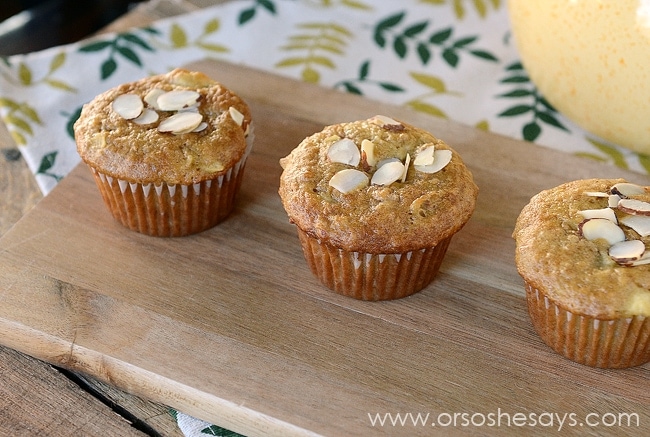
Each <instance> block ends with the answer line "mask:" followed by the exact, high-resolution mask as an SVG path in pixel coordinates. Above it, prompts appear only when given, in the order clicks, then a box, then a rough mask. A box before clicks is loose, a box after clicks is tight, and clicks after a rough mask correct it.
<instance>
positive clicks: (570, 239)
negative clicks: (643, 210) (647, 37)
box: [513, 179, 650, 320]
mask: <svg viewBox="0 0 650 437" xmlns="http://www.w3.org/2000/svg"><path fill="white" fill-rule="evenodd" d="M621 182H624V181H623V180H621V179H588V180H579V181H573V182H569V183H566V184H563V185H560V186H558V187H555V188H552V189H548V190H545V191H542V192H540V193H539V194H537V195H535V196H534V197H533V198H532V199H531V200H530V203H529V204H528V205H526V206H525V207H524V208H523V210H522V211H521V214H520V215H519V218H518V219H517V223H516V226H515V229H514V232H513V237H514V239H515V240H516V253H515V261H516V265H517V269H518V270H519V273H520V274H521V276H522V277H523V278H524V279H525V280H526V281H528V282H529V283H530V284H531V285H532V286H533V287H535V288H537V289H539V290H542V291H543V292H544V293H545V294H546V295H547V296H548V298H549V299H551V300H552V301H553V302H555V303H556V304H557V305H559V306H561V307H562V308H564V309H566V310H568V311H570V312H572V313H575V314H581V315H588V316H592V317H596V318H600V319H604V320H608V319H610V320H611V319H616V318H621V317H631V316H635V315H641V316H650V264H646V265H639V266H624V265H620V264H618V263H617V262H616V261H614V260H613V259H612V258H611V257H610V255H609V252H608V251H609V247H610V244H608V243H607V242H606V241H604V240H603V239H595V240H591V241H590V240H588V239H586V238H585V237H584V236H582V235H581V230H580V224H581V223H582V222H583V221H584V217H583V216H582V215H581V214H580V213H579V211H584V210H593V209H602V208H607V207H608V199H607V198H602V197H596V196H592V195H587V194H586V193H589V192H603V193H607V192H609V190H610V188H611V187H612V186H614V185H615V184H617V183H621ZM640 197H641V198H642V197H646V201H647V200H648V199H650V193H648V194H646V195H645V196H640ZM615 213H616V216H617V218H618V221H619V223H620V219H621V218H622V217H623V216H624V215H625V214H624V213H622V212H621V211H618V210H615ZM621 228H622V229H623V231H624V232H625V234H626V236H627V237H628V238H630V239H640V240H642V241H643V242H644V244H645V246H646V248H647V247H650V246H649V244H650V237H642V236H640V235H639V234H638V233H636V232H635V231H634V230H632V229H630V228H628V227H626V226H621Z"/></svg>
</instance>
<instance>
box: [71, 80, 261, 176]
mask: <svg viewBox="0 0 650 437" xmlns="http://www.w3.org/2000/svg"><path fill="white" fill-rule="evenodd" d="M156 88H158V89H161V90H164V91H171V90H192V91H196V92H198V93H199V94H200V97H199V99H198V111H199V113H200V114H202V115H203V121H205V122H206V123H207V127H206V128H205V129H203V130H202V131H200V132H190V133H184V134H174V133H171V132H159V131H158V129H157V128H156V126H157V125H158V124H159V123H161V122H162V121H163V120H165V119H167V118H169V117H170V116H172V115H173V114H174V112H173V111H157V112H158V114H159V116H160V118H159V120H157V121H156V122H155V123H154V124H145V125H139V124H136V123H134V122H133V121H132V120H126V119H124V118H123V117H122V116H120V115H119V114H117V113H116V112H115V111H114V110H113V109H112V106H111V105H112V103H113V101H114V100H115V98H116V97H118V96H120V95H124V94H136V95H138V96H140V97H141V98H142V99H143V100H144V98H145V96H146V95H147V93H149V92H150V91H151V90H152V89H156ZM148 106H149V105H148V104H147V103H145V107H148ZM231 107H232V108H235V109H236V110H237V111H238V112H239V113H240V114H242V115H243V118H244V120H243V122H242V123H241V124H239V123H238V122H237V121H236V120H234V119H233V117H232V115H231V113H230V111H229V109H230V108H231ZM250 123H251V112H250V109H249V107H248V106H247V105H246V103H245V102H244V101H243V100H242V99H241V98H240V97H238V96H237V95H236V94H234V93H233V92H232V91H230V90H229V89H227V88H226V87H224V86H223V85H222V84H220V83H219V82H216V81H214V80H212V79H211V78H209V77H208V76H206V75H205V74H203V73H200V72H191V71H188V70H184V69H175V70H173V71H171V72H169V73H167V74H162V75H158V76H152V77H147V78H143V79H141V80H138V81H136V82H132V83H127V84H123V85H120V86H118V87H115V88H113V89H110V90H108V91H106V92H104V93H102V94H100V95H99V96H97V97H96V98H95V99H93V100H92V101H91V102H89V103H87V104H86V105H84V107H83V109H82V111H81V115H80V117H79V119H78V120H77V122H76V123H75V125H74V131H75V139H76V142H77V150H78V152H79V155H80V156H81V158H82V160H83V161H85V162H86V163H87V164H89V165H91V166H92V167H94V168H100V169H102V172H103V173H105V174H107V175H109V176H112V177H115V178H118V179H121V180H125V181H127V182H138V183H145V184H146V183H154V184H159V183H162V182H165V183H167V184H183V185H189V184H194V183H199V182H201V181H204V180H208V179H213V178H215V177H217V176H219V175H220V174H223V173H225V172H226V171H227V170H228V169H229V168H230V167H232V165H233V164H234V163H236V162H238V161H239V160H240V159H241V158H242V156H243V155H244V153H245V151H246V138H245V136H246V132H247V129H248V127H249V126H250Z"/></svg>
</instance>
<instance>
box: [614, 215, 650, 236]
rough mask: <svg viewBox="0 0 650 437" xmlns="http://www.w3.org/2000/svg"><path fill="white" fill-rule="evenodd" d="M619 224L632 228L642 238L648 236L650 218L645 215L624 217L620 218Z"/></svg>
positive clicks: (649, 233)
mask: <svg viewBox="0 0 650 437" xmlns="http://www.w3.org/2000/svg"><path fill="white" fill-rule="evenodd" d="M620 223H621V224H622V225H625V226H627V227H628V228H632V229H633V230H634V231H635V232H636V233H637V234H639V235H640V236H642V237H647V236H650V216H647V215H626V216H625V217H621V220H620Z"/></svg>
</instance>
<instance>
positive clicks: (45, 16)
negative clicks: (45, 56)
mask: <svg viewBox="0 0 650 437" xmlns="http://www.w3.org/2000/svg"><path fill="white" fill-rule="evenodd" d="M141 1H143V0H85V1H84V0H81V1H80V0H0V56H8V55H13V54H17V53H28V52H33V51H37V50H42V49H45V48H48V47H52V46H57V45H61V44H67V43H71V42H75V41H78V40H80V39H82V38H84V37H86V36H88V35H91V34H92V33H94V32H96V31H97V30H99V29H101V28H102V27H104V26H106V25H107V24H109V23H110V22H111V21H113V20H115V19H116V18H118V17H120V16H121V15H123V14H125V13H126V12H128V10H129V9H130V8H131V7H133V6H136V5H137V3H139V2H141Z"/></svg>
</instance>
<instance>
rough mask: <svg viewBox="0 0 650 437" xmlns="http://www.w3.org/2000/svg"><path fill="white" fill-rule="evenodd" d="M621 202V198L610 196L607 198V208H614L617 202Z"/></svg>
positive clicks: (616, 195) (614, 195)
mask: <svg viewBox="0 0 650 437" xmlns="http://www.w3.org/2000/svg"><path fill="white" fill-rule="evenodd" d="M620 201H621V196H619V195H618V194H610V195H609V196H607V206H609V207H610V208H616V207H617V206H618V202H620Z"/></svg>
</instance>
